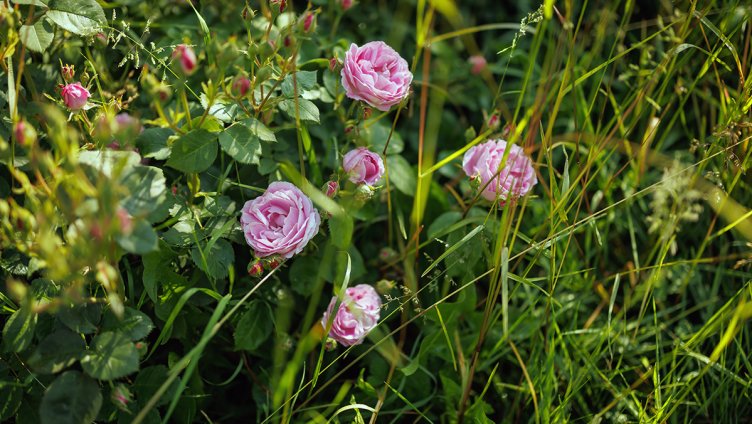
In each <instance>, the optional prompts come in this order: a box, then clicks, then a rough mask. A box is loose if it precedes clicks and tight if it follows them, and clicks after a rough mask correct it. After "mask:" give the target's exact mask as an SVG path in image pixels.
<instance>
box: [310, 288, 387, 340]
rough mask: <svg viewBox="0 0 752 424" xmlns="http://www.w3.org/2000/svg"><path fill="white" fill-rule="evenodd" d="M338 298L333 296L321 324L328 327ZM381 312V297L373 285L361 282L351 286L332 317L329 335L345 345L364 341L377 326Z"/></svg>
mask: <svg viewBox="0 0 752 424" xmlns="http://www.w3.org/2000/svg"><path fill="white" fill-rule="evenodd" d="M336 303H337V298H336V297H333V298H332V300H331V302H329V307H328V308H327V310H326V312H324V316H323V317H322V318H321V325H322V326H323V327H324V328H325V329H326V327H327V325H328V324H329V317H330V316H331V315H332V314H333V313H334V305H336ZM380 314H381V298H380V297H379V294H378V293H376V290H374V288H373V287H371V286H369V285H368V284H359V285H357V286H355V287H349V288H347V290H345V293H344V295H343V296H342V302H340V304H339V308H338V309H337V312H336V314H335V315H334V318H332V323H331V325H332V326H331V329H330V330H329V337H331V338H332V339H334V340H336V341H337V342H338V343H340V344H342V345H344V346H352V345H357V344H360V343H362V342H363V340H364V339H365V338H366V336H367V335H368V333H369V332H370V331H371V330H372V329H373V328H374V327H376V324H378V322H379V318H380Z"/></svg>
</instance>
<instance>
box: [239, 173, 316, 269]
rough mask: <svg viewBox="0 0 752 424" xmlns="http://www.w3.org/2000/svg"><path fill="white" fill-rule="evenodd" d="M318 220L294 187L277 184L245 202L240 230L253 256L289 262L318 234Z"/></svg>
mask: <svg viewBox="0 0 752 424" xmlns="http://www.w3.org/2000/svg"><path fill="white" fill-rule="evenodd" d="M320 223H321V218H320V217H319V213H318V211H317V210H316V209H315V208H314V207H313V203H311V199H309V198H308V197H307V196H306V195H305V194H303V192H302V191H300V189H298V188H297V187H295V186H294V185H292V184H290V183H288V182H283V181H276V182H273V183H271V184H269V188H267V189H266V192H265V193H264V194H263V195H261V196H259V197H257V198H255V199H253V200H249V201H247V202H245V205H244V206H243V209H242V211H241V215H240V226H241V227H242V229H243V234H245V240H246V241H247V242H248V244H249V245H250V246H251V247H252V248H253V250H254V253H255V255H256V256H258V257H260V258H263V257H265V256H269V255H275V254H276V255H280V256H282V257H284V258H291V257H292V256H293V255H296V254H298V253H300V252H302V251H303V248H304V247H305V246H306V244H308V242H309V241H310V240H311V239H312V238H313V236H315V235H316V234H317V233H318V232H319V224H320Z"/></svg>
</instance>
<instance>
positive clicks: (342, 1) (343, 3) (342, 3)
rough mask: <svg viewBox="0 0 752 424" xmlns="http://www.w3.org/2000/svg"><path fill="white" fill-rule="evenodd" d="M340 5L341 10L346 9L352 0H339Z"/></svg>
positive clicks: (351, 3) (351, 4)
mask: <svg viewBox="0 0 752 424" xmlns="http://www.w3.org/2000/svg"><path fill="white" fill-rule="evenodd" d="M340 6H342V10H347V9H349V8H351V7H352V6H353V0H340Z"/></svg>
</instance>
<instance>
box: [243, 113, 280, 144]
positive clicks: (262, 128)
mask: <svg viewBox="0 0 752 424" xmlns="http://www.w3.org/2000/svg"><path fill="white" fill-rule="evenodd" d="M241 122H242V123H243V125H245V126H246V127H248V128H249V129H250V130H251V132H252V133H253V135H255V136H256V137H258V138H259V139H260V140H262V141H268V142H269V143H276V142H277V136H276V135H274V132H273V131H272V130H270V129H269V127H267V126H266V125H264V124H263V123H262V122H261V121H259V120H258V119H255V118H248V119H244V120H243V121H241Z"/></svg>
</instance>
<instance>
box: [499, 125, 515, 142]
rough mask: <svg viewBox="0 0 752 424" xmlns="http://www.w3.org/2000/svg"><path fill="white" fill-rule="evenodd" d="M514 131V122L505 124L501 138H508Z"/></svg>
mask: <svg viewBox="0 0 752 424" xmlns="http://www.w3.org/2000/svg"><path fill="white" fill-rule="evenodd" d="M512 131H514V124H512V123H509V124H506V125H504V128H502V130H501V138H505V139H506V138H508V137H509V134H511V133H512Z"/></svg>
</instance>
